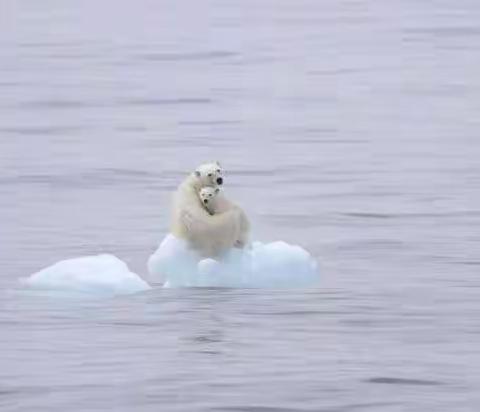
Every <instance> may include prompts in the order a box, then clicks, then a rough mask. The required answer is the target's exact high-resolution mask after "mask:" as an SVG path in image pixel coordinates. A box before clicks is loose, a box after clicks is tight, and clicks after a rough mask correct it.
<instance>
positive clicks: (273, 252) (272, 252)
mask: <svg viewBox="0 0 480 412" xmlns="http://www.w3.org/2000/svg"><path fill="white" fill-rule="evenodd" d="M148 271H149V273H150V278H151V280H154V281H159V282H162V283H163V284H164V287H192V286H206V287H246V288H303V287H311V286H313V285H315V284H317V283H318V281H319V273H318V266H317V262H316V261H315V260H314V259H313V258H312V256H311V255H310V254H309V253H308V252H307V251H306V250H304V249H302V248H301V247H300V246H296V245H290V244H288V243H286V242H283V241H277V242H272V243H262V242H254V243H252V244H251V245H250V246H249V247H248V248H245V249H232V250H230V252H229V253H227V254H226V255H225V256H223V257H222V258H221V259H220V260H215V259H202V258H201V257H200V256H198V255H197V254H196V253H195V252H194V251H193V250H191V249H190V248H189V247H188V245H187V243H186V242H185V241H184V240H181V239H178V238H176V237H174V236H173V235H171V234H169V235H167V236H166V237H165V239H164V240H163V241H162V243H161V244H160V246H159V247H158V249H157V250H156V251H155V253H154V254H153V255H151V256H150V258H149V260H148Z"/></svg>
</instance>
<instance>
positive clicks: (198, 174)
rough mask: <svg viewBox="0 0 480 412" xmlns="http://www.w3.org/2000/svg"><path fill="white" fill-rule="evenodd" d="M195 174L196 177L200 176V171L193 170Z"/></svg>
mask: <svg viewBox="0 0 480 412" xmlns="http://www.w3.org/2000/svg"><path fill="white" fill-rule="evenodd" d="M193 173H194V174H195V176H197V177H200V176H201V173H200V172H199V171H198V170H195V172H193Z"/></svg>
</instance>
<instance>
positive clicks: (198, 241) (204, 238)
mask: <svg viewBox="0 0 480 412" xmlns="http://www.w3.org/2000/svg"><path fill="white" fill-rule="evenodd" d="M222 184H223V171H222V168H221V166H220V164H219V163H218V162H214V163H205V164H202V165H200V166H199V167H198V168H197V169H196V170H195V171H194V172H193V173H191V174H190V175H189V176H187V178H186V179H185V180H184V181H183V182H182V183H181V184H180V186H179V187H178V188H177V191H176V192H175V194H174V197H173V210H172V224H171V228H170V232H171V233H172V235H174V236H175V237H176V238H178V239H184V240H185V241H187V244H188V245H189V246H190V248H192V249H193V250H195V251H196V252H198V253H199V254H200V256H202V257H217V256H220V255H222V254H223V253H225V252H226V251H228V250H229V249H231V248H232V247H234V246H235V244H236V242H237V240H238V239H239V237H240V231H241V226H242V213H243V212H242V210H241V209H240V208H238V207H232V208H230V209H227V210H226V211H224V212H223V213H218V214H214V215H211V214H209V213H208V211H207V210H206V209H205V207H204V206H203V205H202V204H201V202H200V199H199V196H198V193H199V191H200V190H201V189H202V188H204V187H206V186H209V187H214V188H216V187H218V186H220V185H222Z"/></svg>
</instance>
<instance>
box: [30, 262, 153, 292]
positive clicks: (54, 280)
mask: <svg viewBox="0 0 480 412" xmlns="http://www.w3.org/2000/svg"><path fill="white" fill-rule="evenodd" d="M22 284H23V285H24V286H26V287H29V288H33V289H41V290H50V291H61V292H75V293H88V294H94V295H111V296H114V295H125V294H130V293H136V292H141V291H144V290H148V289H150V286H149V285H148V284H147V283H146V282H145V281H144V280H142V279H141V278H140V277H139V276H138V275H136V274H135V273H132V272H130V270H129V269H128V266H127V265H126V263H125V262H123V261H121V260H120V259H118V258H117V257H115V256H113V255H107V254H104V255H96V256H84V257H79V258H74V259H68V260H62V261H60V262H57V263H55V264H54V265H52V266H49V267H47V268H45V269H42V270H41V271H39V272H37V273H34V274H33V275H31V276H30V277H28V278H26V279H23V280H22Z"/></svg>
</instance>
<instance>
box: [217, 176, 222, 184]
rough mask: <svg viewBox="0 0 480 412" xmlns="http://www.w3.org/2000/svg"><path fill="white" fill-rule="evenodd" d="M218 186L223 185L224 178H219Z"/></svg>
mask: <svg viewBox="0 0 480 412" xmlns="http://www.w3.org/2000/svg"><path fill="white" fill-rule="evenodd" d="M217 185H223V177H217Z"/></svg>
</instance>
